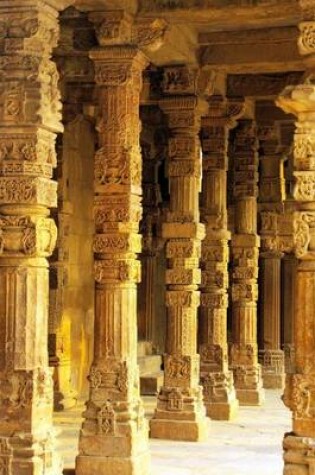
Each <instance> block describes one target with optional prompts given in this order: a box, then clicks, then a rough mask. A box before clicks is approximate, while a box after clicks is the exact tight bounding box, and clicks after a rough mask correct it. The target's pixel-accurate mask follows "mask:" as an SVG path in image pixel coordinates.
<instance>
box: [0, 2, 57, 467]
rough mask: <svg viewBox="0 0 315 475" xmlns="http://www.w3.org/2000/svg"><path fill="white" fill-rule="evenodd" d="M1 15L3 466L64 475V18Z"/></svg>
mask: <svg viewBox="0 0 315 475" xmlns="http://www.w3.org/2000/svg"><path fill="white" fill-rule="evenodd" d="M2 3H4V4H1V6H0V16H1V21H2V25H3V28H2V33H1V56H0V62H1V80H0V91H1V94H0V103H1V107H0V150H1V152H0V168H1V177H0V328H1V331H0V334H1V336H0V379H1V384H0V446H1V454H0V467H1V470H2V472H3V473H6V474H9V473H10V474H11V475H21V474H22V473H23V474H25V475H34V474H39V473H40V474H43V475H61V472H62V467H61V463H60V461H59V458H58V457H57V455H56V454H55V452H54V437H53V434H54V432H53V427H52V410H53V385H52V374H51V370H50V368H49V367H48V341H47V336H48V291H49V284H48V261H47V258H48V257H49V256H50V255H51V253H52V251H53V249H54V246H55V243H56V236H57V230H56V226H55V224H54V222H53V220H52V219H50V218H49V212H50V209H49V208H51V207H55V206H56V204H57V193H56V190H57V185H56V183H55V182H54V181H52V174H53V167H55V166H56V154H55V139H56V133H57V132H61V131H62V126H61V123H60V119H61V115H60V109H61V104H60V95H59V91H58V88H57V83H58V73H57V70H56V66H55V64H54V63H53V62H52V61H51V52H52V48H53V47H54V46H56V43H57V40H58V34H59V29H58V18H57V17H58V14H57V12H56V11H55V9H53V8H52V7H51V6H49V2H47V3H46V2H45V1H43V2H41V3H40V4H39V3H38V2H37V1H34V2H33V1H30V2H17V1H12V2H2Z"/></svg>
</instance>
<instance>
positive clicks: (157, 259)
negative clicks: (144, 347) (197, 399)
mask: <svg viewBox="0 0 315 475" xmlns="http://www.w3.org/2000/svg"><path fill="white" fill-rule="evenodd" d="M149 78H150V77H149ZM140 112H141V118H142V132H141V149H142V155H143V177H142V183H143V219H142V222H141V225H140V229H141V231H142V237H143V250H142V254H141V276H142V281H141V283H140V285H139V300H138V336H139V339H140V340H146V341H147V342H149V344H150V345H151V346H152V347H153V348H154V350H158V349H159V350H161V351H163V350H162V349H163V348H164V344H163V341H164V335H165V318H164V319H163V314H162V315H161V310H160V308H159V305H160V302H159V300H160V299H163V297H164V299H163V302H164V301H165V296H163V295H161V294H160V288H162V289H163V291H164V288H165V284H164V285H163V281H162V282H160V277H161V276H160V274H161V267H162V266H163V263H164V259H163V257H164V256H163V252H164V246H163V245H164V241H163V240H162V239H161V237H160V236H159V231H160V222H161V208H160V206H161V202H162V197H161V189H160V184H159V168H160V166H161V160H162V158H164V153H163V152H164V151H165V147H166V137H165V133H163V128H165V125H164V116H163V114H162V112H161V110H160V108H159V107H158V106H157V105H143V106H142V107H141V110H140ZM162 271H164V273H165V269H163V267H162ZM162 275H163V274H162ZM165 313H166V312H165Z"/></svg>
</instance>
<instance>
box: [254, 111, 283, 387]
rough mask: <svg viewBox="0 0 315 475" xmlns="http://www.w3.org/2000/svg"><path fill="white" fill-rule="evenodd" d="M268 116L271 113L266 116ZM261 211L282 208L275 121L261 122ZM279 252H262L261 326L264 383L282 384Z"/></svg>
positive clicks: (270, 385)
mask: <svg viewBox="0 0 315 475" xmlns="http://www.w3.org/2000/svg"><path fill="white" fill-rule="evenodd" d="M268 119H269V121H270V120H271V113H269V117H268ZM258 137H259V140H260V175H259V204H260V211H264V212H266V211H268V210H270V211H275V209H277V208H278V209H283V202H284V200H285V180H284V170H283V157H282V154H281V151H282V149H281V144H280V128H279V127H277V125H276V124H275V123H274V122H263V123H260V126H259V129H258ZM282 255H283V254H281V253H279V252H278V253H277V252H261V253H260V266H261V286H260V320H261V321H260V328H261V334H262V335H261V340H262V348H261V350H260V352H259V360H260V362H261V365H262V372H263V382H264V387H265V388H269V389H276V388H280V389H282V388H283V387H284V353H283V351H282V350H281V258H282Z"/></svg>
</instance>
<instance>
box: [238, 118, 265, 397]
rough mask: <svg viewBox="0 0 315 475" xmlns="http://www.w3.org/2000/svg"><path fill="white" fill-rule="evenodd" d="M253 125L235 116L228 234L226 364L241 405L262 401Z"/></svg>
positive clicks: (255, 164)
mask: <svg viewBox="0 0 315 475" xmlns="http://www.w3.org/2000/svg"><path fill="white" fill-rule="evenodd" d="M257 145H258V144H257V136H256V127H255V124H254V123H253V121H252V120H241V121H239V125H238V127H237V129H235V136H234V140H233V149H232V153H233V157H234V199H235V233H234V234H233V236H232V319H233V322H232V339H233V343H232V345H231V354H230V357H231V366H232V368H233V373H234V383H235V389H236V395H237V398H238V399H239V402H240V404H241V405H259V404H261V403H262V402H263V400H264V392H263V389H262V378H261V367H260V365H259V364H258V348H257V298H258V288H257V287H258V286H257V277H258V255H259V245H260V240H259V237H258V236H257V195H258V188H257V182H258V155H257Z"/></svg>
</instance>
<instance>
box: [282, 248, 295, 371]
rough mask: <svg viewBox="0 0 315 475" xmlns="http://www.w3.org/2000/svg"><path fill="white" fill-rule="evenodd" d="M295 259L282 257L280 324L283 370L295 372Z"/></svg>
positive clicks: (290, 256)
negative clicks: (281, 330) (281, 326)
mask: <svg viewBox="0 0 315 475" xmlns="http://www.w3.org/2000/svg"><path fill="white" fill-rule="evenodd" d="M296 265H297V259H296V258H295V257H294V256H292V255H288V256H285V258H284V259H282V312H283V315H282V324H283V352H284V363H285V372H286V373H294V372H295V344H294V322H295V317H294V309H295V298H296V295H295V276H296Z"/></svg>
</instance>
